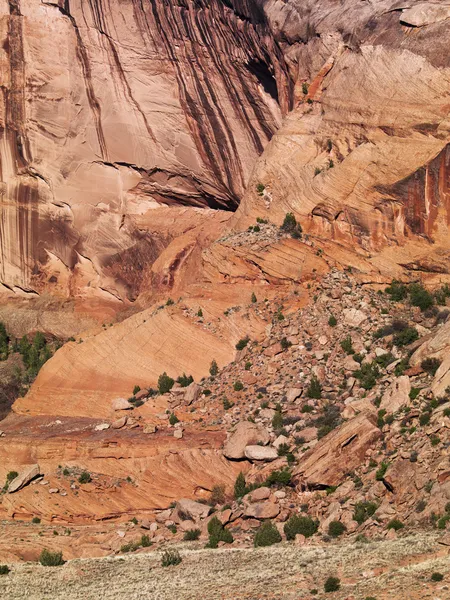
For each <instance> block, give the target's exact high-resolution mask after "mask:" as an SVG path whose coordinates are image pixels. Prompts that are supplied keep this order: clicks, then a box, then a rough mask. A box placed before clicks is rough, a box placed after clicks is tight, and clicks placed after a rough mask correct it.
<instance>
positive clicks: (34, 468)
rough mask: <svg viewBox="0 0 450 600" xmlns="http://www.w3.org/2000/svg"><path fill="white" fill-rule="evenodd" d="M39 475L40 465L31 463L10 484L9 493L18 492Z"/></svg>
mask: <svg viewBox="0 0 450 600" xmlns="http://www.w3.org/2000/svg"><path fill="white" fill-rule="evenodd" d="M38 475H39V465H30V466H29V467H27V468H26V469H24V470H23V471H22V472H21V473H20V474H19V475H18V476H17V477H16V478H15V479H13V480H12V481H11V483H10V484H9V486H8V493H9V494H13V493H14V492H18V491H19V490H21V489H22V488H23V487H25V486H26V485H28V484H29V483H30V481H32V480H33V479H34V478H35V477H37V476H38Z"/></svg>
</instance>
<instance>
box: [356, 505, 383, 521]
mask: <svg viewBox="0 0 450 600" xmlns="http://www.w3.org/2000/svg"><path fill="white" fill-rule="evenodd" d="M377 508H378V505H377V504H376V503H375V502H368V501H363V502H357V503H356V504H355V509H354V512H353V520H354V521H356V522H357V523H358V524H359V525H362V524H363V523H364V521H367V519H368V518H369V517H371V516H372V515H373V514H374V513H375V511H376V510H377Z"/></svg>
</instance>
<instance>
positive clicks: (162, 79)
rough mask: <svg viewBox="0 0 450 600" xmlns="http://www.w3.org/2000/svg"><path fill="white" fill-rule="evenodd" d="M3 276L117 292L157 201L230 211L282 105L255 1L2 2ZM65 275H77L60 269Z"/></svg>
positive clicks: (24, 282)
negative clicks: (143, 217) (142, 222)
mask: <svg viewBox="0 0 450 600" xmlns="http://www.w3.org/2000/svg"><path fill="white" fill-rule="evenodd" d="M0 37H1V41H2V44H1V47H2V50H1V52H0V61H1V72H2V77H3V82H2V90H3V94H2V102H1V106H0V127H1V130H0V136H1V137H0V157H1V158H0V160H1V173H0V175H1V185H2V188H1V197H0V282H1V283H3V285H4V286H8V287H9V288H11V289H13V290H14V291H18V290H19V289H20V288H21V289H23V290H25V291H29V290H37V291H39V290H40V289H42V287H50V289H51V291H53V292H55V293H56V292H59V293H61V292H63V293H64V294H67V293H73V285H72V288H71V282H70V280H71V279H73V276H74V273H75V274H78V279H79V280H80V281H81V283H80V285H81V286H90V287H96V288H103V289H105V290H108V291H109V292H110V293H112V294H114V295H116V296H119V297H123V296H124V295H126V293H127V291H128V287H127V284H126V282H121V283H120V284H117V277H116V276H117V265H118V264H119V266H120V270H122V271H124V270H125V271H126V270H127V269H129V270H133V269H139V267H140V266H141V267H142V264H148V263H151V262H152V261H153V260H154V259H155V258H156V257H157V256H158V254H159V252H160V250H161V247H164V245H166V244H167V240H168V237H170V235H169V234H168V232H160V233H159V234H158V233H155V232H153V234H152V235H151V236H150V235H146V233H145V232H142V231H138V229H137V227H136V226H135V225H134V222H133V215H136V214H143V213H145V212H147V211H148V210H150V209H151V208H155V207H157V206H158V205H159V204H160V203H164V204H168V205H172V204H183V205H187V206H196V207H208V206H209V207H211V208H222V209H235V208H236V207H237V205H238V202H239V199H240V197H241V195H242V193H243V190H244V187H245V185H246V182H247V180H248V178H249V175H250V171H251V169H252V167H253V165H254V162H255V160H256V158H257V156H258V155H259V154H261V153H262V151H263V149H264V147H265V146H266V144H267V142H268V141H269V140H270V138H271V136H272V135H273V133H274V132H275V130H276V129H277V127H278V126H279V124H280V121H281V115H282V112H286V111H287V110H288V109H289V107H290V101H291V95H292V94H291V86H290V83H289V79H288V75H287V67H286V65H285V62H284V58H283V53H282V52H281V50H280V49H279V47H278V45H277V43H276V42H275V41H274V40H273V38H272V36H271V35H270V32H269V29H268V28H267V26H266V25H265V20H264V18H263V13H262V11H261V9H260V8H258V6H257V5H256V4H255V3H250V2H241V1H239V2H236V4H235V7H233V4H232V3H231V2H222V1H221V0H212V1H211V2H209V1H208V2H207V1H206V0H181V1H175V0H149V1H147V2H138V1H137V0H125V1H121V2H117V1H116V0H114V1H113V2H111V1H109V2H105V1H104V0H91V1H89V2H86V1H85V0H55V1H51V0H49V1H41V0H9V2H7V1H6V0H2V2H1V3H0ZM72 284H73V282H72Z"/></svg>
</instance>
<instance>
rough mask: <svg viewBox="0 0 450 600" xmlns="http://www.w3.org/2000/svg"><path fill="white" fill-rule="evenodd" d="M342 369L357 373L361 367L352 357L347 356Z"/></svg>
mask: <svg viewBox="0 0 450 600" xmlns="http://www.w3.org/2000/svg"><path fill="white" fill-rule="evenodd" d="M342 367H343V368H344V369H345V370H346V371H357V370H358V369H359V368H360V367H361V365H360V364H359V363H358V362H356V360H354V358H353V357H352V356H346V357H345V358H344V360H343V361H342Z"/></svg>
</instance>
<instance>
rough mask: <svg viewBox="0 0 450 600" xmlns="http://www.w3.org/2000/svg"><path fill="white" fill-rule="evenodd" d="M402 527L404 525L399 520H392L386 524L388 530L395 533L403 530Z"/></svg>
mask: <svg viewBox="0 0 450 600" xmlns="http://www.w3.org/2000/svg"><path fill="white" fill-rule="evenodd" d="M403 527H404V524H403V523H402V522H401V521H400V520H399V519H392V520H391V521H389V523H388V524H387V528H388V529H394V530H395V531H398V530H399V529H403Z"/></svg>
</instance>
